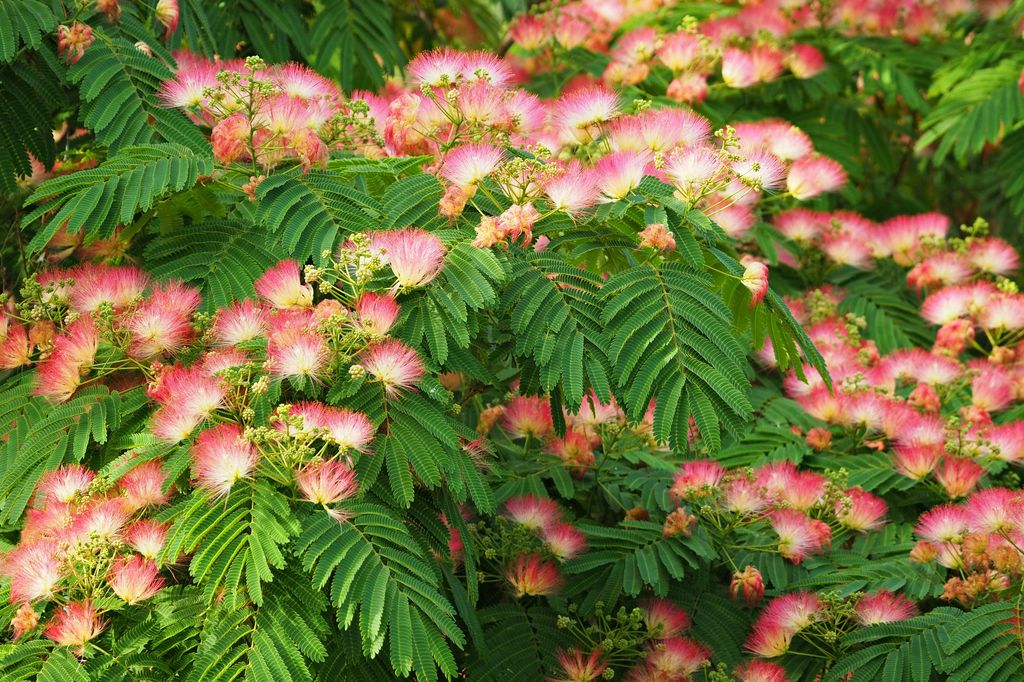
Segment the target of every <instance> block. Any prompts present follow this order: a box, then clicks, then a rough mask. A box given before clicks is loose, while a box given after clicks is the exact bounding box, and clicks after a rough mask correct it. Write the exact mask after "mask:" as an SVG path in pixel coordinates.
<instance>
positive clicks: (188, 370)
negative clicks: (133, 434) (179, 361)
mask: <svg viewBox="0 0 1024 682" xmlns="http://www.w3.org/2000/svg"><path fill="white" fill-rule="evenodd" d="M148 393H149V396H150V397H151V398H153V399H154V400H156V401H157V402H158V403H160V407H159V408H158V409H157V411H156V413H154V415H153V434H154V435H155V436H157V437H158V438H160V439H162V440H167V441H173V442H177V441H181V440H184V439H185V438H186V437H187V436H188V435H189V434H190V433H192V430H193V429H195V427H196V426H198V425H199V424H200V423H201V422H202V421H203V420H204V419H206V418H207V417H209V416H210V415H211V414H212V413H213V412H214V410H217V409H218V408H220V407H222V406H223V402H224V395H225V394H224V389H223V388H222V387H221V386H220V383H219V382H218V381H217V379H216V378H215V377H212V376H210V375H209V374H208V373H206V372H204V371H203V370H202V369H201V368H199V367H182V366H180V365H174V366H172V367H168V368H165V369H164V370H163V371H162V372H161V373H160V374H159V375H158V376H157V378H156V380H155V381H154V383H153V384H152V386H151V388H150V390H149V392H148Z"/></svg>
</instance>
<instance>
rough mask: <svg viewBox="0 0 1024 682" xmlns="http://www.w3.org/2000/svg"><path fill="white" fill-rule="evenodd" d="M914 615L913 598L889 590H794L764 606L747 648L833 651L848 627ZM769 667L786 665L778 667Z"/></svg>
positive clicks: (776, 652)
mask: <svg viewBox="0 0 1024 682" xmlns="http://www.w3.org/2000/svg"><path fill="white" fill-rule="evenodd" d="M915 615H917V606H916V605H915V604H914V602H913V601H911V600H909V599H907V598H906V597H904V596H902V595H898V594H894V593H892V592H890V591H888V590H880V591H878V592H875V593H873V594H863V593H857V594H854V595H853V596H851V597H848V598H842V597H838V596H836V595H833V594H824V595H819V594H815V593H813V592H791V593H789V594H785V595H782V596H781V597H776V598H775V599H772V600H771V601H770V602H769V603H768V605H767V606H765V608H764V610H763V611H761V614H760V615H759V616H758V618H757V621H756V622H755V623H754V626H753V628H752V630H751V633H750V636H749V638H748V639H747V642H746V645H745V648H746V649H747V650H748V651H750V652H751V653H753V654H754V655H755V656H758V657H760V658H775V657H778V656H782V655H783V654H785V653H787V652H789V651H791V650H794V651H797V652H804V653H806V651H818V652H821V651H829V650H831V649H832V648H833V647H834V646H835V644H836V642H837V641H838V639H839V637H840V636H841V635H842V634H844V633H845V632H849V631H851V630H853V629H856V628H859V627H868V626H871V625H878V624H881V623H895V622H898V621H901V620H906V619H908V618H911V617H913V616H915ZM805 647H806V651H805ZM764 669H765V670H766V671H767V670H776V669H777V670H779V671H781V670H782V669H781V667H779V668H776V667H775V666H772V667H767V666H766V667H765V668H764ZM780 674H781V672H780ZM741 679H746V678H741ZM754 679H757V678H754ZM769 679H771V678H769ZM776 679H783V680H784V679H786V678H785V677H782V678H776Z"/></svg>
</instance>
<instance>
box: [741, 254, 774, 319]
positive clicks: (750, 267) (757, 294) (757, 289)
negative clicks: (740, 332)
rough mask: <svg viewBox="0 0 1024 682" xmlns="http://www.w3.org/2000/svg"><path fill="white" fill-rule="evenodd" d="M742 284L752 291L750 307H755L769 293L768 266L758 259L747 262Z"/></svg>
mask: <svg viewBox="0 0 1024 682" xmlns="http://www.w3.org/2000/svg"><path fill="white" fill-rule="evenodd" d="M740 284H742V285H743V286H744V287H746V288H747V290H748V291H749V292H750V307H751V308H753V307H754V306H756V305H757V304H758V303H760V302H761V301H763V300H764V297H765V294H767V293H768V266H767V265H765V264H764V263H762V262H760V261H756V260H751V261H750V262H749V263H747V267H746V269H744V271H743V277H742V278H741V279H740Z"/></svg>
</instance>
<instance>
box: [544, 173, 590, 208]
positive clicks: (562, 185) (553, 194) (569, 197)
mask: <svg viewBox="0 0 1024 682" xmlns="http://www.w3.org/2000/svg"><path fill="white" fill-rule="evenodd" d="M544 193H545V195H546V196H547V198H548V201H550V202H551V206H552V207H553V208H555V209H557V210H559V211H565V212H566V213H569V214H570V215H574V214H578V213H581V212H583V211H585V210H586V209H588V208H590V207H591V206H593V205H594V204H596V203H597V201H598V198H599V194H600V190H598V188H597V181H596V178H595V177H594V174H593V173H592V172H591V171H589V170H586V169H583V168H581V167H580V165H579V163H578V162H575V161H574V162H572V163H570V164H569V165H568V166H566V168H565V169H564V170H563V171H562V173H560V174H559V175H556V176H554V177H552V178H551V179H549V180H547V181H546V182H545V183H544Z"/></svg>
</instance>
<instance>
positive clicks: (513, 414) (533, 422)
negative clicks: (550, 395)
mask: <svg viewBox="0 0 1024 682" xmlns="http://www.w3.org/2000/svg"><path fill="white" fill-rule="evenodd" d="M501 425H502V428H504V429H505V430H506V431H508V433H509V435H510V436H512V437H513V438H543V437H545V436H547V435H548V434H549V433H551V432H552V431H553V430H554V426H553V423H552V418H551V403H550V402H549V401H548V400H547V399H546V398H544V397H541V396H527V395H517V396H515V397H514V398H512V399H511V400H510V401H509V402H508V404H507V405H506V406H505V410H504V414H503V415H502V420H501Z"/></svg>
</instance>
